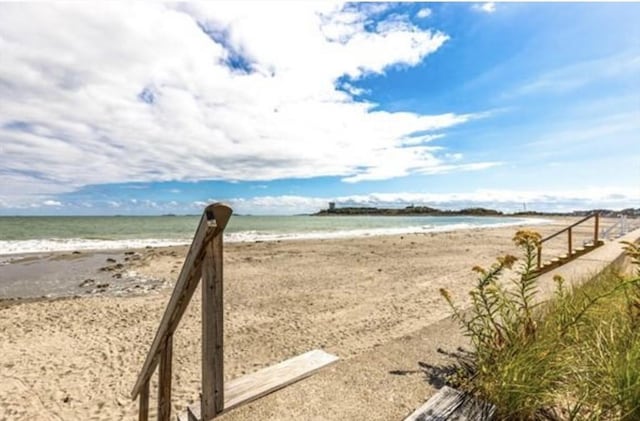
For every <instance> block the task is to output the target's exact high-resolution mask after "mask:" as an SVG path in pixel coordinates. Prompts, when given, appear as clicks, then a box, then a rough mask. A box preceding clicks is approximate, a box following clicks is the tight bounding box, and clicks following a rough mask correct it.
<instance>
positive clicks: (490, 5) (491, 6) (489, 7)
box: [472, 1, 496, 13]
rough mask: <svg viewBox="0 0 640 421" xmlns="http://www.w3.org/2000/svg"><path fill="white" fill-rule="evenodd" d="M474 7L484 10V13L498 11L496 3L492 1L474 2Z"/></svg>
mask: <svg viewBox="0 0 640 421" xmlns="http://www.w3.org/2000/svg"><path fill="white" fill-rule="evenodd" d="M472 7H473V9H474V10H477V11H479V12H484V13H493V12H495V11H496V4H495V3H494V2H492V1H489V2H485V3H477V4H474V5H473V6H472Z"/></svg>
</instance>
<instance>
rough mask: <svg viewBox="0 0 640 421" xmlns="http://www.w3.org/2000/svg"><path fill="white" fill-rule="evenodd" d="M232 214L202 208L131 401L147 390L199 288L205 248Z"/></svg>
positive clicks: (221, 209) (216, 205) (216, 207)
mask: <svg viewBox="0 0 640 421" xmlns="http://www.w3.org/2000/svg"><path fill="white" fill-rule="evenodd" d="M231 212H232V211H231V208H230V207H229V206H227V205H225V204H222V203H214V204H212V205H209V206H207V207H206V208H205V211H204V213H203V214H202V217H201V219H200V223H199V224H198V228H197V230H196V234H195V236H194V239H193V242H192V243H191V247H190V248H189V252H188V253H187V257H186V259H185V262H184V265H183V266H182V270H181V271H180V275H179V276H178V281H177V282H176V286H175V288H174V290H173V293H172V294H171V298H170V299H169V304H168V305H167V308H166V310H165V312H164V315H163V316H162V320H161V322H160V326H159V327H158V330H157V332H156V336H155V337H154V339H153V342H152V344H151V348H150V349H149V352H148V353H147V358H146V359H145V362H144V364H143V366H142V370H141V371H140V374H139V375H138V379H137V381H136V384H135V386H134V387H133V390H132V391H131V398H132V399H136V397H137V396H138V395H139V394H140V392H141V391H142V389H143V388H147V387H148V382H149V379H150V377H151V375H152V374H153V372H154V370H155V369H156V367H157V366H158V363H159V361H160V353H161V352H162V351H164V349H165V347H167V342H168V341H167V339H168V338H170V337H171V336H172V335H173V332H174V331H175V329H176V328H177V326H178V323H179V322H180V319H181V318H182V315H183V314H184V312H185V310H186V308H187V304H188V303H189V301H190V300H191V297H192V296H193V293H194V291H195V289H196V287H197V285H198V281H199V280H200V277H201V274H202V260H203V258H204V255H205V249H206V245H207V244H208V243H209V242H210V241H211V240H212V239H213V238H215V237H217V236H219V235H222V233H223V232H224V229H225V227H226V226H227V222H228V221H229V218H230V217H231ZM169 340H170V339H169ZM147 394H148V392H147Z"/></svg>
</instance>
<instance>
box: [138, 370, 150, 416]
mask: <svg viewBox="0 0 640 421" xmlns="http://www.w3.org/2000/svg"><path fill="white" fill-rule="evenodd" d="M148 420H149V381H148V380H147V381H146V382H145V384H144V385H143V386H142V389H141V390H140V409H139V412H138V421H148Z"/></svg>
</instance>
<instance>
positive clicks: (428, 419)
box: [404, 386, 495, 421]
mask: <svg viewBox="0 0 640 421" xmlns="http://www.w3.org/2000/svg"><path fill="white" fill-rule="evenodd" d="M494 413H495V407H494V406H493V405H491V404H487V403H482V402H480V401H478V400H476V399H474V398H472V397H470V396H469V395H467V394H466V393H463V392H459V391H457V390H455V389H452V388H450V387H448V386H444V387H443V388H442V389H440V390H439V391H438V393H436V394H435V395H433V396H432V397H431V399H429V400H428V401H427V402H426V403H425V404H424V405H422V406H420V407H419V408H418V409H416V410H415V411H414V412H413V413H411V415H409V416H408V417H407V418H405V419H404V421H443V420H449V421H480V420H491V419H492V418H493V415H494Z"/></svg>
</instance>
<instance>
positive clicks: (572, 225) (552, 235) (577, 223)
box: [540, 212, 598, 243]
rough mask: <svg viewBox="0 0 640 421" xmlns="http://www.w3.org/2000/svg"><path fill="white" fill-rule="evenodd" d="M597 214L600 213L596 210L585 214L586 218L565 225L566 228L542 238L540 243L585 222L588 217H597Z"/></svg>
mask: <svg viewBox="0 0 640 421" xmlns="http://www.w3.org/2000/svg"><path fill="white" fill-rule="evenodd" d="M597 215H598V213H597V212H596V213H592V214H591V215H587V216H585V217H584V218H582V219H581V220H579V221H578V222H576V223H573V224H571V225H569V226H568V227H565V228H563V229H561V230H560V231H558V232H556V233H554V234H551V235H550V236H548V237H545V238H543V239H542V240H540V243H544V242H545V241H548V240H551V239H552V238H553V237H556V236H558V235H560V234H562V233H563V232H565V231H568V230H569V229H571V228H573V227H575V226H576V225H580V224H581V223H583V222H584V221H586V220H587V219H589V218H593V217H595V216H597Z"/></svg>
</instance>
